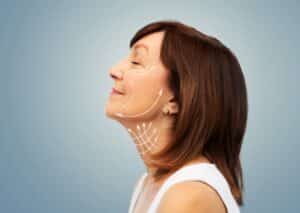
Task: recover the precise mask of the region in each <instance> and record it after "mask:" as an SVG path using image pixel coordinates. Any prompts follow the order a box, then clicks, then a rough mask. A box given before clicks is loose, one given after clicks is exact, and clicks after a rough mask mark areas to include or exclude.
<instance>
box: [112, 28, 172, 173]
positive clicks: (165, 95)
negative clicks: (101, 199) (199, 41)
mask: <svg viewBox="0 0 300 213" xmlns="http://www.w3.org/2000/svg"><path fill="white" fill-rule="evenodd" d="M163 36H164V32H156V33H152V34H150V35H147V36H145V37H143V38H142V39H140V40H139V41H137V42H136V43H135V45H134V47H133V48H131V50H130V52H129V54H128V55H127V56H126V57H125V58H124V59H123V60H121V61H120V62H119V63H118V64H117V65H115V66H113V67H112V68H111V69H110V72H109V74H110V76H111V77H112V78H113V80H114V82H115V85H114V87H115V88H117V90H119V91H121V92H123V93H124V94H123V95H110V97H109V100H108V102H107V104H106V115H107V116H108V117H110V118H112V119H115V120H117V121H118V122H120V123H121V124H122V125H123V126H124V127H125V128H126V129H127V130H128V132H129V134H130V135H131V136H132V138H133V139H134V142H135V144H136V145H137V144H141V143H144V144H145V143H147V145H148V146H142V145H137V150H138V152H139V153H140V156H141V158H142V159H143V161H144V163H145V165H146V167H147V170H148V172H149V173H150V174H152V173H153V172H154V171H155V168H151V167H150V166H149V162H150V161H151V158H150V154H151V153H155V152H157V151H158V150H160V149H162V148H163V147H164V146H165V145H166V144H167V143H168V141H169V140H170V138H171V135H172V132H171V130H170V127H171V126H172V123H173V122H174V118H173V117H172V116H170V115H166V114H164V113H163V111H166V110H168V111H169V112H170V114H176V113H178V105H177V103H176V102H174V101H172V99H173V97H174V94H173V92H172V91H171V89H170V88H169V87H168V79H169V71H168V70H167V69H166V68H165V67H164V66H163V64H162V62H161V60H160V57H159V55H160V49H161V44H162V39H163ZM142 45H145V46H146V48H145V47H144V46H142ZM135 47H136V49H135ZM136 62H137V63H139V64H136ZM160 94H161V95H160ZM120 115H122V116H120ZM149 126H150V127H149ZM147 127H149V128H147ZM145 129H148V131H147V132H146V130H145ZM155 131H156V132H155ZM153 132H154V133H153ZM145 133H146V134H145ZM150 133H151V134H150ZM156 138H157V139H156ZM155 139H156V140H155ZM150 144H151V145H152V146H151V150H149V146H150Z"/></svg>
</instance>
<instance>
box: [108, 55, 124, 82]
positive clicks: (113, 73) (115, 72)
mask: <svg viewBox="0 0 300 213" xmlns="http://www.w3.org/2000/svg"><path fill="white" fill-rule="evenodd" d="M126 66H127V61H126V60H125V59H123V60H121V61H120V62H119V63H118V64H117V65H116V66H113V67H112V68H111V69H110V71H109V75H110V77H111V78H112V79H114V80H122V79H123V75H124V72H123V70H125V69H126V68H125V67H126Z"/></svg>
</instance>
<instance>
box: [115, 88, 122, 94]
mask: <svg viewBox="0 0 300 213" xmlns="http://www.w3.org/2000/svg"><path fill="white" fill-rule="evenodd" d="M113 90H115V91H116V92H117V93H120V94H123V92H121V91H120V90H118V89H116V88H115V87H113Z"/></svg>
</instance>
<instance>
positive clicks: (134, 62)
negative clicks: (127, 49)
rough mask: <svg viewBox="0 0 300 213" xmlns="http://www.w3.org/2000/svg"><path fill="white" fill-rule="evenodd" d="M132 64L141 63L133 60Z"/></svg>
mask: <svg viewBox="0 0 300 213" xmlns="http://www.w3.org/2000/svg"><path fill="white" fill-rule="evenodd" d="M131 63H132V64H136V65H139V64H140V63H138V62H136V61H132V62H131Z"/></svg>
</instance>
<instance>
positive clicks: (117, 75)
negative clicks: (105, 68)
mask: <svg viewBox="0 0 300 213" xmlns="http://www.w3.org/2000/svg"><path fill="white" fill-rule="evenodd" d="M109 75H110V77H111V78H112V79H114V80H117V79H119V80H120V79H122V78H123V73H122V71H121V70H120V69H117V68H112V69H111V70H110V72H109Z"/></svg>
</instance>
